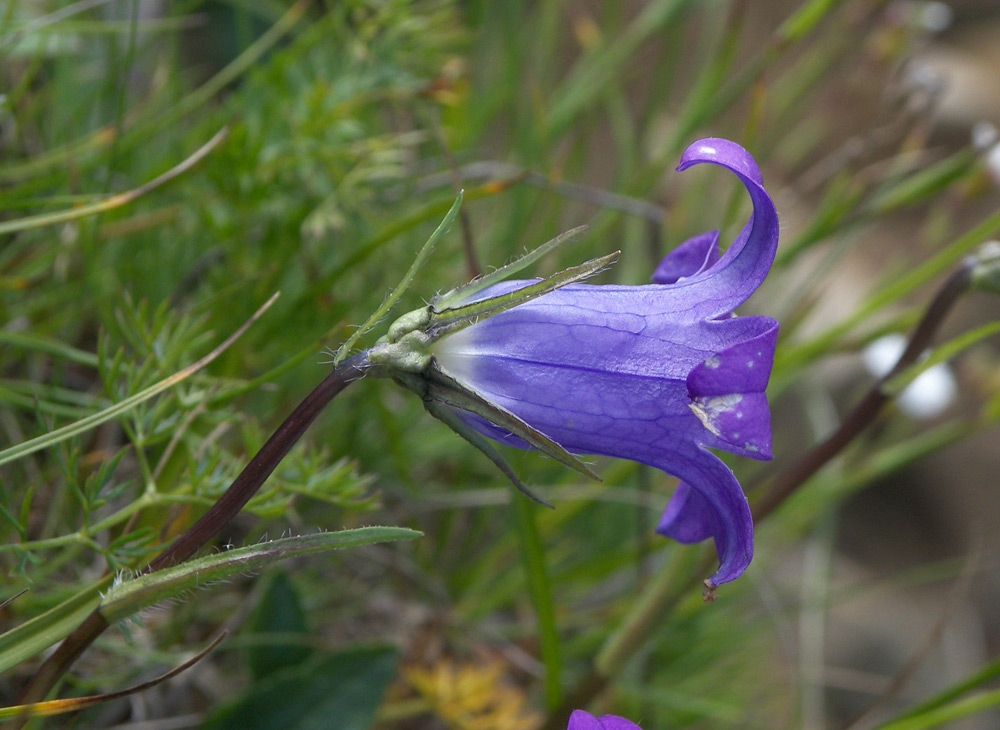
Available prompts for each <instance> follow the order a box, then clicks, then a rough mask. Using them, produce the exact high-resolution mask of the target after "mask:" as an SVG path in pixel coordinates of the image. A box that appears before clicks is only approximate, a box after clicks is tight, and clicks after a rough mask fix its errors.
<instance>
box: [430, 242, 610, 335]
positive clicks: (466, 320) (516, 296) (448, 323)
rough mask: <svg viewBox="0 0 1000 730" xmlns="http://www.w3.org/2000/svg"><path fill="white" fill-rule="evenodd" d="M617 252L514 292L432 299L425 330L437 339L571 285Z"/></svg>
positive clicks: (597, 268) (602, 264) (588, 274)
mask: <svg viewBox="0 0 1000 730" xmlns="http://www.w3.org/2000/svg"><path fill="white" fill-rule="evenodd" d="M620 253H621V251H615V252H614V253H611V254H608V255H607V256H601V257H600V258H596V259H591V260H590V261H586V262H584V263H582V264H580V265H579V266H572V267H570V268H568V269H566V270H564V271H560V272H559V273H557V274H553V275H552V276H549V277H546V278H545V279H542V280H541V281H539V282H536V283H534V284H528V285H527V286H523V287H521V288H520V289H517V290H515V291H512V292H508V293H506V294H500V295H499V296H495V297H490V298H489V299H483V300H482V301H478V302H472V303H471V304H463V305H461V306H456V307H449V308H448V309H443V310H438V309H436V308H435V304H434V303H433V302H432V303H431V312H430V315H431V316H430V323H429V327H428V332H429V334H430V335H431V337H432V339H438V338H439V337H441V336H443V335H445V334H449V333H451V332H454V331H455V330H458V329H462V328H464V327H468V326H469V325H470V324H472V323H473V322H476V321H478V320H480V319H482V318H484V317H492V316H493V315H494V314H499V313H500V312H504V311H506V310H508V309H513V308H514V307H517V306H520V305H521V304H524V303H525V302H528V301H531V300H532V299H537V298H538V297H540V296H543V295H544V294H548V293H549V292H552V291H555V290H556V289H560V288H562V287H564V286H566V285H567V284H574V283H576V282H578V281H582V280H584V279H587V278H589V277H591V276H593V275H594V274H596V273H597V272H599V271H600V270H601V269H603V268H605V267H606V266H610V265H611V264H613V263H614V262H615V261H616V260H617V259H618V256H619V254H620Z"/></svg>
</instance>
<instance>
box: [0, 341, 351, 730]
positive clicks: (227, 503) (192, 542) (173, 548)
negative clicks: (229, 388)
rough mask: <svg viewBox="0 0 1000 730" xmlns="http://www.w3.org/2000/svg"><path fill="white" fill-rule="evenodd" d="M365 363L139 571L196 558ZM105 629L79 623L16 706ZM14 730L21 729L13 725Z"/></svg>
mask: <svg viewBox="0 0 1000 730" xmlns="http://www.w3.org/2000/svg"><path fill="white" fill-rule="evenodd" d="M366 362H367V356H366V354H364V353H362V354H360V355H356V356H354V357H352V358H350V359H348V360H345V361H344V362H342V363H341V364H340V365H338V366H337V367H336V368H334V369H333V371H332V372H331V373H330V374H329V375H327V376H326V378H324V379H323V382H321V383H320V384H319V385H318V386H316V388H315V389H313V391H312V392H311V393H309V395H307V396H306V397H305V398H304V399H303V400H302V402H301V403H299V405H298V406H296V408H295V410H294V411H292V413H291V415H289V416H288V418H286V419H285V421H284V422H283V423H282V424H281V425H280V426H278V429H277V430H276V431H275V432H274V433H273V434H272V435H271V437H270V438H269V439H268V440H267V442H266V443H265V444H264V445H263V446H262V447H261V449H260V451H258V452H257V453H256V455H254V457H253V458H252V459H251V460H250V463H248V464H247V465H246V467H244V469H243V471H242V472H240V474H239V476H237V477H236V479H235V480H234V481H233V483H232V484H231V485H230V486H229V488H228V489H227V490H226V491H225V492H224V493H223V494H222V496H221V497H219V499H218V500H216V502H215V504H213V505H212V506H211V507H210V508H209V509H208V511H207V512H206V513H205V514H204V515H202V517H201V519H199V520H198V521H197V522H195V523H194V524H193V525H192V526H191V527H190V528H188V530H187V531H185V532H184V533H183V534H182V535H181V536H180V537H178V538H177V539H176V540H175V541H174V542H173V543H171V545H170V546H169V547H168V548H167V549H165V550H164V551H163V552H162V553H160V554H159V555H157V556H156V558H154V559H153V560H152V562H150V563H149V565H148V566H146V568H145V569H144V570H143V572H144V573H152V572H154V571H157V570H163V569H164V568H169V567H171V566H174V565H177V564H178V563H181V562H183V561H185V560H187V559H188V558H189V557H191V556H192V555H194V554H195V552H197V551H198V549H199V548H201V547H202V546H203V545H205V544H206V543H208V542H209V541H210V540H211V539H212V538H213V537H215V536H216V535H218V534H219V532H220V531H221V530H222V529H223V528H225V527H226V525H228V524H229V522H230V521H231V520H232V519H233V518H234V517H235V516H236V515H237V514H238V513H239V511H240V510H241V509H243V507H244V505H246V503H247V502H249V501H250V499H251V498H252V497H253V496H254V495H255V494H256V493H257V491H258V490H259V489H260V487H261V486H262V485H263V484H264V482H265V480H267V478H268V477H269V476H270V475H271V473H272V472H273V471H274V469H275V468H276V467H277V466H278V464H279V463H280V462H281V460H282V459H283V458H285V455H286V454H287V453H288V452H289V450H290V449H291V448H292V446H294V445H295V443H296V442H297V441H298V440H299V439H300V438H301V437H302V434H304V433H305V431H306V429H307V428H309V426H310V424H312V422H313V421H314V420H315V419H316V416H318V415H319V414H320V412H321V411H322V410H323V409H324V408H325V407H326V406H327V405H328V404H329V403H330V401H331V400H333V398H334V397H335V396H336V395H337V394H338V393H340V392H341V391H342V390H343V389H344V388H346V387H347V386H348V385H349V384H350V383H352V382H354V381H355V380H357V379H358V378H360V377H361V376H362V375H363V374H364V373H363V368H364V366H365V364H366ZM107 627H108V622H107V621H105V619H104V617H103V616H102V615H101V614H100V612H99V610H95V611H94V612H93V613H92V614H90V616H88V617H87V618H86V619H85V620H84V621H83V623H81V624H80V625H79V626H78V627H77V628H76V629H75V630H74V631H73V633H71V634H70V635H69V636H67V637H66V638H65V639H63V642H62V643H61V644H60V645H59V647H58V648H57V649H56V650H55V652H53V653H52V654H51V655H50V656H49V657H48V658H47V659H46V660H45V661H44V662H42V664H41V665H40V666H39V668H38V671H37V672H35V675H34V677H32V678H31V681H30V682H29V683H28V684H27V686H26V687H25V688H24V690H22V692H21V697H20V698H19V700H18V704H29V703H32V702H40V701H41V700H43V699H44V698H45V696H46V695H47V694H48V693H49V691H50V690H51V689H52V687H54V686H55V684H56V682H57V681H59V678H60V677H62V675H63V674H65V673H66V671H67V670H68V669H69V668H70V666H72V664H73V662H75V661H76V659H77V658H78V657H79V656H80V655H81V654H82V653H83V652H84V651H85V650H86V649H87V647H89V646H90V645H91V644H92V643H93V642H94V640H95V639H97V637H98V636H100V635H101V634H102V633H103V632H104V630H105V629H106V628H107ZM15 727H18V728H19V727H21V724H18V725H17V726H15Z"/></svg>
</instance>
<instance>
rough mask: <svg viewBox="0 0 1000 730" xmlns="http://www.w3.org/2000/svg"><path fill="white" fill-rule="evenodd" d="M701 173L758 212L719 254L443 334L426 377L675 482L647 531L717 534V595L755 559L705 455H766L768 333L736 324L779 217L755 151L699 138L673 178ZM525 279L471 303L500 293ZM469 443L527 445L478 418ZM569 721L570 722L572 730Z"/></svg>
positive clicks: (583, 287)
mask: <svg viewBox="0 0 1000 730" xmlns="http://www.w3.org/2000/svg"><path fill="white" fill-rule="evenodd" d="M701 162H710V163H713V164H716V165H720V166H722V167H724V168H726V169H728V170H730V171H731V172H733V173H734V174H736V175H737V176H738V177H739V179H740V180H741V181H742V182H743V184H744V185H745V186H746V189H747V191H748V192H749V194H750V198H751V200H752V202H753V213H752V215H751V217H750V220H749V221H748V222H747V224H746V225H745V226H744V228H743V230H742V231H741V232H740V234H739V236H738V237H737V238H736V240H735V241H734V242H733V244H732V245H731V246H730V247H729V249H728V250H727V251H726V252H725V254H724V255H722V256H721V258H720V256H719V252H718V238H719V236H718V233H707V234H703V235H701V236H697V237H695V238H693V239H691V240H689V241H687V242H686V243H684V244H682V245H681V246H679V247H677V248H676V249H675V250H674V251H673V252H672V253H671V254H670V255H668V256H667V257H666V258H665V259H664V260H663V262H662V263H661V264H660V265H659V267H658V268H657V270H656V273H655V274H654V276H653V280H654V281H655V282H656V283H655V284H648V285H645V286H605V285H588V284H570V285H568V286H565V287H563V288H561V289H557V290H556V291H553V292H550V293H548V294H545V295H543V296H541V297H538V298H537V299H533V300H531V301H527V302H525V303H523V304H520V305H518V306H516V307H513V308H512V309H510V310H508V311H505V312H501V313H499V314H496V315H494V316H491V317H489V318H486V319H483V320H481V321H479V322H477V323H475V324H472V325H470V326H468V327H466V328H465V329H462V330H460V331H458V332H455V333H453V334H449V335H446V336H444V337H442V338H441V339H440V340H439V341H438V342H437V343H435V345H434V346H433V348H432V352H433V354H434V356H435V359H436V363H437V366H438V367H439V368H440V369H441V370H442V371H443V372H444V373H445V374H447V375H449V376H451V377H452V378H454V379H455V380H456V381H458V383H460V384H461V385H462V386H464V387H466V388H469V389H470V390H473V391H475V392H476V393H478V394H479V395H481V396H482V397H483V398H485V399H486V400H488V401H491V402H493V403H495V404H497V405H499V406H501V407H502V408H505V409H507V410H508V411H510V412H511V413H513V414H515V415H516V416H518V417H520V418H521V419H522V420H523V421H525V422H526V423H527V424H528V425H529V426H531V427H532V428H534V429H536V430H537V431H539V432H541V433H542V434H544V435H545V436H548V437H549V438H551V439H552V440H554V441H555V442H557V443H558V444H560V445H561V446H562V447H563V448H565V449H567V450H568V451H570V452H574V453H582V454H602V455H606V456H615V457H620V458H624V459H631V460H633V461H638V462H641V463H643V464H648V465H650V466H654V467H657V468H659V469H662V470H663V471H665V472H667V473H668V474H671V475H673V476H675V477H678V478H679V479H680V480H681V483H680V484H679V486H678V488H677V491H676V493H675V494H674V496H673V498H672V500H671V501H670V503H669V505H668V506H667V508H666V511H665V512H664V513H663V517H662V518H661V520H660V524H659V527H658V528H657V530H658V532H660V533H662V534H663V535H666V536H668V537H672V538H674V539H676V540H679V541H681V542H685V543H690V542H698V541H701V540H705V539H707V538H709V537H712V538H714V540H715V544H716V548H717V550H718V553H719V561H720V566H719V569H718V571H717V572H716V573H715V574H714V575H713V576H711V578H709V580H708V581H707V584H708V586H709V587H710V588H711V587H714V586H716V585H718V584H720V583H725V582H727V581H731V580H733V579H734V578H737V577H738V576H739V575H740V574H742V573H743V571H744V570H745V569H746V567H747V565H748V564H749V563H750V560H751V558H752V556H753V523H752V520H751V516H750V508H749V505H748V504H747V500H746V497H745V496H744V495H743V491H742V489H741V488H740V485H739V483H738V482H737V481H736V478H735V476H734V475H733V473H732V471H730V469H729V468H728V467H727V466H726V465H725V464H723V462H722V461H720V460H719V458H718V457H716V456H715V455H714V454H712V453H711V452H710V451H708V449H710V448H711V449H722V450H724V451H729V452H732V453H735V454H740V455H742V456H749V457H751V458H755V459H769V458H770V457H771V429H770V415H769V412H768V406H767V399H766V397H765V395H764V389H765V387H766V386H767V381H768V378H769V376H770V372H771V364H772V360H773V356H774V347H775V339H776V336H777V330H778V324H777V322H775V321H774V320H772V319H769V318H767V317H736V316H734V315H733V314H732V312H733V310H734V309H735V308H736V307H737V306H739V305H740V304H742V303H743V302H744V301H746V299H747V298H748V297H749V296H750V295H751V294H753V292H754V290H756V289H757V287H758V286H760V284H761V282H762V281H763V280H764V277H765V276H766V275H767V272H768V270H769V269H770V267H771V262H772V261H773V259H774V253H775V249H776V246H777V243H778V219H777V213H776V212H775V209H774V204H773V203H772V202H771V199H770V197H769V196H768V194H767V192H765V190H764V188H763V186H762V184H761V175H760V170H759V169H758V167H757V164H756V163H755V162H754V160H753V158H752V157H751V156H750V154H749V153H748V152H747V151H746V150H744V149H743V148H742V147H740V146H739V145H737V144H735V143H734V142H730V141H727V140H724V139H704V140H701V141H699V142H696V143H695V144H693V145H692V146H691V147H689V148H688V149H687V150H686V151H685V153H684V155H683V157H682V160H681V164H680V166H679V167H678V169H679V170H684V169H686V168H688V167H690V166H691V165H694V164H697V163H701ZM528 283H530V282H525V281H508V282H504V283H501V284H495V285H493V286H491V287H489V288H488V289H486V290H484V291H482V292H479V293H478V294H477V296H476V299H483V298H486V297H492V296H496V295H498V294H502V293H504V292H509V291H513V290H516V289H519V288H521V287H524V286H526V285H527V284H528ZM462 417H463V419H464V420H465V421H466V422H467V423H468V424H470V425H471V426H472V427H473V428H475V429H476V430H477V431H479V432H480V433H483V434H485V435H487V436H489V437H491V438H493V439H496V440H498V441H501V442H503V443H508V444H511V445H515V446H522V447H523V446H525V443H524V442H523V441H522V440H521V439H519V438H517V437H516V436H513V435H512V434H510V433H508V432H506V431H504V430H503V429H501V428H498V427H496V426H494V425H492V424H490V423H488V422H487V421H485V420H484V419H482V418H480V417H479V416H476V415H473V414H468V413H464V414H463V415H462ZM571 724H572V723H571Z"/></svg>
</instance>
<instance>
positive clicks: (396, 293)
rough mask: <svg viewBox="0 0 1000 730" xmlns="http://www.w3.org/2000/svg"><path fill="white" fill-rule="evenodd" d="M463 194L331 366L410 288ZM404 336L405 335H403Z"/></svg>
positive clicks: (445, 230) (344, 345)
mask: <svg viewBox="0 0 1000 730" xmlns="http://www.w3.org/2000/svg"><path fill="white" fill-rule="evenodd" d="M464 195H465V193H464V191H463V192H459V194H458V197H457V198H455V202H454V203H452V206H451V208H450V209H449V210H448V212H447V213H446V214H445V216H444V219H443V220H442V221H441V223H440V225H438V227H437V228H435V229H434V232H433V233H432V234H431V235H430V238H428V239H427V241H426V242H425V243H424V245H423V247H422V248H421V249H420V251H419V252H418V253H417V256H416V258H415V259H414V260H413V263H412V264H410V268H409V269H407V271H406V274H405V275H404V276H403V280H402V281H401V282H399V284H397V285H396V288H395V289H393V290H392V291H391V292H389V296H387V297H386V298H385V301H384V302H382V304H381V306H379V308H378V309H376V310H375V311H374V312H372V314H371V316H370V317H368V319H366V320H365V323H364V324H363V325H361V326H360V327H358V328H357V329H356V330H355V331H354V334H352V335H351V336H350V337H348V338H347V340H346V341H345V342H344V344H342V345H341V346H340V348H338V350H337V352H336V354H334V356H333V364H334V365H337V364H338V363H340V361H341V360H343V359H344V358H345V357H347V355H348V354H349V353H350V351H351V348H352V347H354V345H355V343H357V341H358V340H359V339H360V338H361V336H362V335H363V334H365V333H366V332H368V331H369V330H371V329H372V328H373V327H374V326H375V324H376V323H377V322H378V321H379V320H380V319H382V317H384V316H385V315H386V314H388V313H389V311H390V310H391V309H392V308H393V306H395V304H396V302H398V301H399V298H400V297H401V296H403V293H404V292H405V291H406V289H407V288H408V287H409V286H410V282H411V281H413V277H414V276H416V275H417V272H418V271H419V270H420V267H421V266H423V265H424V262H425V261H427V257H428V256H430V255H431V250H433V248H434V246H435V245H436V244H437V242H438V241H439V240H440V239H441V237H442V236H443V235H444V234H445V233H447V232H448V230H449V229H450V228H451V224H452V223H454V222H455V218H457V217H458V210H459V208H461V207H462V199H463V197H464ZM404 316H406V315H404ZM403 334H405V333H403Z"/></svg>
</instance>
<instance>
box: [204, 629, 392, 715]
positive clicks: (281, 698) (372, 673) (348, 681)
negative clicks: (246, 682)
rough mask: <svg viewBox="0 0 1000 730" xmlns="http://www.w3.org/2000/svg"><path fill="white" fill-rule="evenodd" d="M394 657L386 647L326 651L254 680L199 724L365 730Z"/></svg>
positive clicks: (386, 683)
mask: <svg viewBox="0 0 1000 730" xmlns="http://www.w3.org/2000/svg"><path fill="white" fill-rule="evenodd" d="M397 662H398V652H397V651H396V650H395V649H394V648H390V647H374V648H354V649H348V650H346V651H341V652H338V653H336V654H325V655H323V656H320V657H318V658H317V659H316V660H314V661H311V662H309V663H307V664H303V665H301V666H299V667H296V668H295V669H293V670H290V671H286V672H281V673H279V674H274V675H271V676H270V677H269V678H268V679H266V680H264V681H263V682H258V683H257V684H256V685H254V686H253V687H252V688H250V690H249V691H248V692H247V693H246V695H244V696H243V697H242V698H241V699H239V700H237V701H236V702H234V703H233V704H231V705H229V706H227V707H224V708H222V709H221V710H219V711H218V712H216V713H215V714H214V715H213V716H212V717H211V718H209V720H208V722H207V723H205V724H204V725H203V726H202V730H274V728H289V729H291V728H294V730H329V728H334V727H335V728H336V729H337V730H368V728H369V727H370V726H371V724H372V721H373V719H374V717H375V711H376V710H377V709H378V706H379V704H381V702H382V695H383V694H384V693H385V688H386V687H387V686H388V684H389V682H390V681H392V678H393V677H394V676H395V673H396V664H397Z"/></svg>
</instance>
